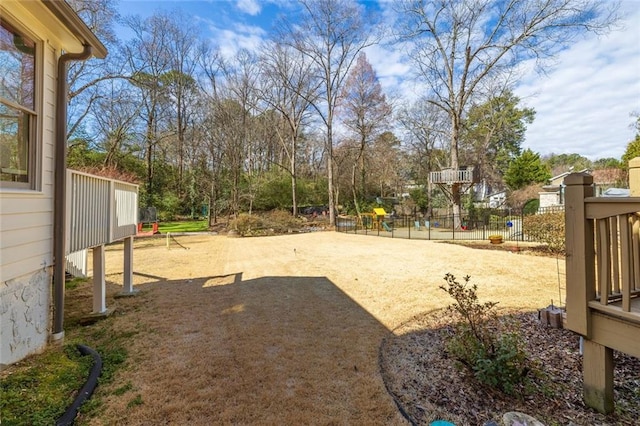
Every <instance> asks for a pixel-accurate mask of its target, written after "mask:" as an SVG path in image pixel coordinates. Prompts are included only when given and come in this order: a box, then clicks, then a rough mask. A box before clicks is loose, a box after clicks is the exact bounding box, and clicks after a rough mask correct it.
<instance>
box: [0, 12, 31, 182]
mask: <svg viewBox="0 0 640 426" xmlns="http://www.w3.org/2000/svg"><path fill="white" fill-rule="evenodd" d="M35 50H36V45H35V43H34V42H33V40H31V39H30V38H29V37H27V36H25V35H24V34H22V33H20V32H19V31H18V30H16V29H15V28H14V27H12V26H11V25H10V24H8V23H7V22H5V21H0V186H2V187H14V188H34V186H35V185H34V181H35V176H34V175H35V170H34V169H35V151H36V146H35V135H36V129H35V127H36V112H35V109H36V106H35V105H36V104H35V81H36V69H35V65H36V63H35Z"/></svg>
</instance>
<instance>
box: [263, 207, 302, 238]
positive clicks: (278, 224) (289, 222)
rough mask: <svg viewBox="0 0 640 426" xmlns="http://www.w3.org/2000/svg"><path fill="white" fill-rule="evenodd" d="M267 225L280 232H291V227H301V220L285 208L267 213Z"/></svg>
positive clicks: (265, 219)
mask: <svg viewBox="0 0 640 426" xmlns="http://www.w3.org/2000/svg"><path fill="white" fill-rule="evenodd" d="M264 221H265V224H266V225H267V227H269V228H271V229H273V230H274V232H276V233H278V234H282V233H286V232H289V230H290V229H298V228H300V222H299V221H298V220H297V219H296V218H295V217H293V215H292V214H291V213H289V212H288V211H285V210H273V211H270V212H269V213H267V214H266V215H265V218H264Z"/></svg>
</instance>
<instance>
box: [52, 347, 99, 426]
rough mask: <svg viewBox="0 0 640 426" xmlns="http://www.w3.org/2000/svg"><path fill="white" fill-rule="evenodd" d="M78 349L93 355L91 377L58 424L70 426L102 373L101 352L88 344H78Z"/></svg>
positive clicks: (84, 353) (83, 353)
mask: <svg viewBox="0 0 640 426" xmlns="http://www.w3.org/2000/svg"><path fill="white" fill-rule="evenodd" d="M77 348H78V351H79V352H80V353H81V354H82V355H91V356H92V357H93V366H92V367H91V371H90V372H89V377H88V378H87V381H86V382H85V383H84V386H82V388H81V389H80V391H78V395H77V396H76V399H75V400H74V401H73V403H72V404H71V405H70V406H69V408H67V411H65V412H64V414H63V415H62V416H61V417H60V418H59V419H58V420H57V421H56V426H70V425H72V424H73V421H74V420H75V418H76V415H77V414H78V409H79V408H80V406H81V405H82V404H83V403H84V402H85V401H86V400H87V399H89V397H90V396H91V394H92V393H93V391H94V389H95V388H96V386H97V385H98V377H100V373H102V358H101V357H100V354H99V353H98V352H96V351H94V350H93V349H91V348H90V347H88V346H85V345H78V346H77Z"/></svg>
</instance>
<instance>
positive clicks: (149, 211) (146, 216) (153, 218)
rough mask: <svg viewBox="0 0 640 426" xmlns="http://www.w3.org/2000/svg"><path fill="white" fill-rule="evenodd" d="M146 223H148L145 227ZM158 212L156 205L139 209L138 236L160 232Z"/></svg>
mask: <svg viewBox="0 0 640 426" xmlns="http://www.w3.org/2000/svg"><path fill="white" fill-rule="evenodd" d="M145 225H147V226H146V227H145ZM145 228H146V229H145ZM159 233H160V231H158V213H157V211H156V208H155V207H142V208H140V209H139V211H138V228H137V234H136V235H137V236H148V235H154V234H159Z"/></svg>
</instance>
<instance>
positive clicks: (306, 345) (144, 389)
mask: <svg viewBox="0 0 640 426" xmlns="http://www.w3.org/2000/svg"><path fill="white" fill-rule="evenodd" d="M176 242H177V243H180V244H181V245H182V246H184V247H186V248H188V249H184V248H181V247H180V246H179V245H178V244H177V243H176ZM164 244H165V240H164V239H149V240H137V241H136V245H135V247H136V248H135V254H134V271H135V276H134V279H135V285H136V288H137V289H139V290H140V291H141V293H140V295H139V296H137V297H135V298H131V299H119V300H117V301H116V302H113V301H112V300H109V301H108V304H113V303H116V304H117V306H118V312H119V314H118V315H116V316H115V317H114V318H113V319H112V320H113V321H115V322H116V327H117V328H119V329H120V330H131V331H132V332H135V333H137V334H136V338H135V343H133V344H132V346H131V347H130V348H129V353H130V358H129V359H130V361H129V367H128V368H127V370H126V371H125V372H124V373H123V374H122V375H121V377H119V378H118V379H117V380H116V383H115V384H114V385H113V387H114V388H118V387H122V386H123V385H124V384H126V383H130V386H128V387H130V389H131V390H130V391H129V392H126V393H124V394H123V395H120V396H115V395H113V396H111V397H110V399H109V400H108V402H107V410H106V414H105V417H104V418H103V419H101V420H100V421H99V422H97V423H99V424H100V423H102V422H103V423H105V424H113V423H118V424H203V425H204V424H367V425H369V424H384V425H388V424H403V423H404V421H403V419H402V417H401V416H400V415H399V414H398V411H397V409H396V407H395V405H394V403H393V401H392V399H391V398H390V397H389V395H388V394H387V392H386V390H385V388H384V384H383V382H382V379H381V378H380V374H379V370H378V348H379V345H380V342H381V340H382V338H383V337H384V336H385V334H386V333H389V330H393V329H394V328H396V327H397V326H399V325H400V324H402V323H403V322H404V321H406V320H408V319H409V318H411V317H412V316H414V315H416V314H418V313H420V312H424V311H427V310H431V309H435V308H440V307H443V306H446V305H447V304H448V303H449V302H450V301H449V300H448V299H447V296H446V294H445V293H444V292H443V291H441V290H439V289H438V286H439V285H441V284H442V283H443V280H442V278H443V277H444V275H445V273H447V272H451V273H453V274H455V275H457V276H459V277H462V276H464V275H467V274H468V275H471V276H472V281H473V282H476V283H478V285H479V288H480V295H481V296H485V297H488V298H490V299H491V300H498V301H500V302H501V305H504V306H509V307H518V308H531V309H535V308H539V307H542V306H546V305H547V304H549V303H550V300H551V299H557V297H558V270H557V262H556V260H555V259H550V258H545V257H536V256H527V255H521V254H512V253H505V252H493V251H484V250H473V249H469V248H466V247H460V246H454V245H447V244H442V243H437V242H430V241H416V240H398V239H385V238H378V237H370V236H369V237H367V236H357V235H344V234H339V233H332V232H326V233H314V234H305V235H291V236H279V237H264V238H227V237H223V236H178V237H176V241H174V242H172V244H171V248H170V249H167V248H166V247H165V245H164ZM560 268H562V270H561V271H560V272H561V274H562V279H564V262H560ZM121 271H122V253H121V250H120V248H119V247H118V246H113V247H109V249H108V251H107V274H108V275H107V280H108V282H110V283H111V285H110V291H111V292H112V293H113V292H115V291H117V288H118V287H117V286H118V285H121V283H122V275H121ZM563 297H564V296H563ZM135 395H140V397H141V400H142V402H143V403H142V404H139V405H137V404H134V405H132V404H130V401H131V399H132V398H133V396H135Z"/></svg>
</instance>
